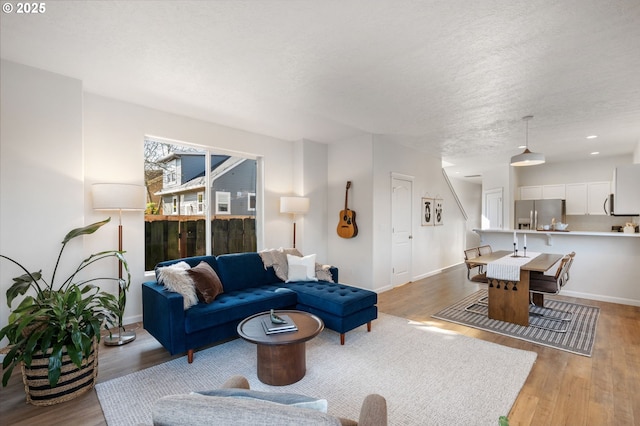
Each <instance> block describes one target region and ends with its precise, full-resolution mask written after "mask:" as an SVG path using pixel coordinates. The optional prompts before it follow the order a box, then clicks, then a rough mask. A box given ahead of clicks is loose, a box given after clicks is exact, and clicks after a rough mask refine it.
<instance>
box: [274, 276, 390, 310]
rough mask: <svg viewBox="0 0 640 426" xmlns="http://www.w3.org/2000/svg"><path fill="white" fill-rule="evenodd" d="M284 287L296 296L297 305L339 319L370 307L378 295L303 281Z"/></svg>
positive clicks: (351, 288)
mask: <svg viewBox="0 0 640 426" xmlns="http://www.w3.org/2000/svg"><path fill="white" fill-rule="evenodd" d="M286 286H287V288H290V289H291V290H293V291H295V292H296V293H297V294H298V303H299V304H301V305H308V306H314V307H315V308H317V309H319V310H321V311H324V312H329V313H331V314H334V315H337V316H341V317H344V316H348V315H351V314H353V313H355V312H358V311H361V310H363V309H365V308H368V307H371V306H373V305H375V304H376V303H377V301H378V295H377V294H376V293H374V292H373V291H369V290H364V289H361V288H356V287H349V286H345V285H342V284H339V283H328V282H326V281H318V282H307V281H304V282H294V283H287V284H286Z"/></svg>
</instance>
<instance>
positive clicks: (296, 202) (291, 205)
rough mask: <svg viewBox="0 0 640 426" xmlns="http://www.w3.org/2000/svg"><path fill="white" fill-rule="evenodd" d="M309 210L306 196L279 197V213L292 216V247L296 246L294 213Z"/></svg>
mask: <svg viewBox="0 0 640 426" xmlns="http://www.w3.org/2000/svg"><path fill="white" fill-rule="evenodd" d="M308 211H309V199H308V198H306V197H280V213H290V214H291V215H292V216H293V248H295V247H296V214H304V213H306V212H308Z"/></svg>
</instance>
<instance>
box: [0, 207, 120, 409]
mask: <svg viewBox="0 0 640 426" xmlns="http://www.w3.org/2000/svg"><path fill="white" fill-rule="evenodd" d="M110 220H111V218H108V219H106V220H103V221H101V222H96V223H93V224H91V225H88V226H85V227H82V228H77V229H73V230H72V231H70V232H69V233H68V234H67V235H66V236H65V237H64V240H62V248H61V249H60V252H59V254H58V258H57V261H56V264H55V267H54V269H53V273H52V275H51V279H50V280H49V281H47V280H45V279H44V277H43V276H42V270H40V271H38V272H29V270H28V269H27V268H25V267H24V266H23V265H22V264H21V263H19V262H17V261H15V260H13V259H11V258H9V257H7V256H4V255H0V257H1V258H3V259H6V260H7V261H9V262H12V263H14V264H15V265H17V266H18V267H19V268H20V269H22V270H23V271H24V272H25V274H23V275H21V276H19V277H16V278H13V284H12V285H11V287H9V289H8V290H7V304H8V305H9V308H10V309H11V305H12V302H13V301H14V300H15V299H16V297H18V296H20V295H25V294H26V293H27V291H29V290H31V291H30V294H28V295H26V296H25V297H24V298H23V299H22V301H21V302H20V304H19V305H18V306H17V307H16V308H15V309H13V310H12V311H11V313H10V315H9V321H8V324H7V325H6V326H5V327H3V328H2V330H0V339H2V338H4V337H7V339H8V340H9V345H8V346H7V347H6V348H5V349H4V350H3V352H4V353H5V358H4V361H3V365H2V367H3V370H4V374H3V376H2V385H3V386H6V385H7V383H8V381H9V378H10V377H11V374H12V372H13V370H14V368H15V367H16V366H18V365H20V366H21V367H22V373H23V378H24V382H25V389H26V390H27V401H28V402H30V403H32V404H35V405H51V404H55V403H58V402H62V401H66V400H68V399H72V398H73V397H75V396H77V395H79V394H81V393H83V392H86V391H87V390H89V389H91V388H93V385H94V384H95V380H96V377H97V364H98V363H97V356H98V353H97V351H98V344H97V342H99V341H100V330H101V328H102V327H104V328H105V329H107V330H109V329H110V328H111V327H112V326H114V324H117V320H118V316H117V312H118V309H119V308H118V299H117V298H116V296H114V295H112V294H110V293H107V292H105V291H102V290H101V289H100V287H97V286H96V285H94V282H95V281H98V280H115V281H118V284H119V285H120V286H121V287H123V286H124V287H128V285H129V282H130V280H131V275H130V273H129V268H128V265H127V262H126V260H125V258H124V256H123V252H121V251H115V250H110V251H103V252H100V253H95V254H92V255H90V256H89V257H87V258H86V259H83V260H81V261H80V263H79V265H78V267H77V268H76V270H75V271H74V272H73V273H72V274H71V275H70V276H69V277H66V278H65V279H64V280H60V281H61V283H60V284H59V285H57V282H59V281H56V278H57V277H56V272H57V270H58V266H59V264H60V259H61V257H62V253H63V251H64V249H65V247H66V246H67V243H69V241H71V240H72V239H74V238H76V237H79V236H81V235H87V234H92V233H94V232H95V231H97V230H98V229H99V228H100V227H101V226H103V225H104V224H106V223H107V222H109V221H110ZM108 258H116V259H117V260H118V261H120V262H122V264H123V266H124V270H125V271H126V280H125V279H119V278H112V277H91V276H90V275H89V274H88V271H87V268H88V267H90V266H91V265H94V264H95V263H96V262H98V261H102V260H104V259H108ZM43 385H44V386H43ZM57 389H60V391H58V390H57Z"/></svg>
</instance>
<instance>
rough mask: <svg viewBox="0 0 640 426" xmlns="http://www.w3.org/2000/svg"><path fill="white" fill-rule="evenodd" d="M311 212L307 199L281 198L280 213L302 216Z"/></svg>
mask: <svg viewBox="0 0 640 426" xmlns="http://www.w3.org/2000/svg"><path fill="white" fill-rule="evenodd" d="M308 211H309V199H308V198H306V197H280V213H291V214H302V213H306V212H308Z"/></svg>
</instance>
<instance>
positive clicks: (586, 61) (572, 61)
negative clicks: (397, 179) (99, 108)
mask: <svg viewBox="0 0 640 426" xmlns="http://www.w3.org/2000/svg"><path fill="white" fill-rule="evenodd" d="M46 8H47V9H46V12H45V13H44V14H41V15H19V14H16V13H9V14H8V13H3V14H2V16H1V18H0V19H1V22H0V24H1V30H0V31H1V36H2V37H1V51H0V53H1V56H2V58H4V59H8V60H12V61H15V62H19V63H23V64H27V65H31V66H35V67H38V68H43V69H47V70H50V71H53V72H57V73H61V74H64V75H68V76H72V77H76V78H78V79H81V80H82V81H83V84H84V87H85V90H86V91H88V92H91V93H96V94H101V95H105V96H109V97H113V98H117V99H122V100H125V101H129V102H133V103H136V104H141V105H146V106H149V107H152V108H157V109H161V110H165V111H169V112H174V113H177V114H182V115H187V116H191V117H195V118H199V119H203V120H207V121H212V122H216V123H221V124H225V125H229V126H232V127H239V128H242V129H246V130H250V131H254V132H258V133H263V134H268V135H272V136H275V137H279V138H283V139H287V140H299V139H303V138H305V139H310V140H315V141H318V142H326V143H336V142H339V141H340V140H344V139H345V138H349V137H352V136H355V135H358V134H361V133H362V132H366V133H375V134H389V135H399V136H404V137H403V138H402V140H404V143H406V144H407V145H410V146H413V147H416V148H418V149H422V150H425V151H428V152H432V153H434V154H436V155H438V154H441V155H442V156H443V158H444V159H445V160H447V161H449V162H451V163H454V164H455V166H453V167H452V168H451V169H452V170H454V171H459V172H460V173H461V175H468V174H476V173H482V172H483V170H485V169H486V168H488V167H493V166H495V164H503V165H504V164H506V163H507V162H508V159H509V158H510V157H511V156H512V155H515V154H517V153H520V152H521V151H522V149H519V148H518V145H522V144H523V143H524V128H525V127H524V122H523V121H522V120H521V118H522V117H523V116H525V115H530V114H532V115H534V116H535V118H534V119H533V120H532V121H531V122H530V123H529V129H530V131H529V142H530V147H531V149H532V150H533V151H536V152H543V153H544V154H545V155H546V156H547V161H549V162H554V161H567V160H584V159H588V158H589V157H590V155H589V153H590V152H591V151H600V152H601V155H603V156H609V155H620V154H629V153H631V152H632V151H633V149H634V147H635V146H636V144H637V143H638V142H639V141H640V1H638V0H614V1H606V2H605V1H601V0H562V1H558V0H531V1H528V2H523V1H513V0H504V1H485V0H477V1H467V0H446V1H445V0H440V1H405V0H393V1H377V0H363V1H352V0H339V1H332V0H329V1H327V0H323V1H291V0H284V1H270V0H263V1H131V2H124V1H122V2H115V1H86V2H82V1H73V2H71V1H69V2H66V1H55V2H54V1H49V2H46ZM591 134H596V135H598V136H599V137H598V138H597V139H594V140H587V139H585V137H586V136H588V135H591Z"/></svg>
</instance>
